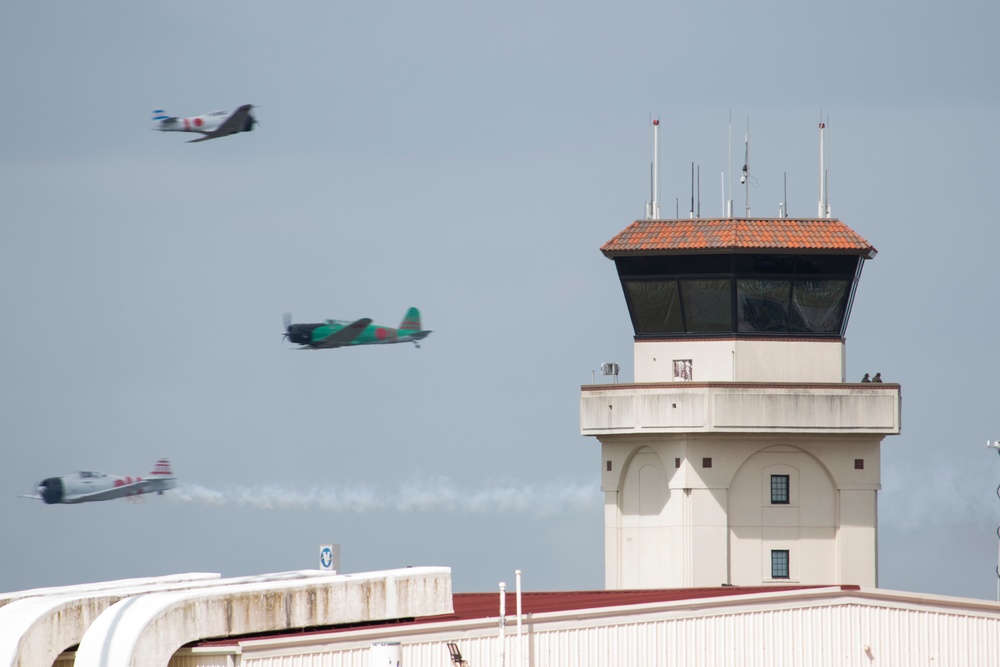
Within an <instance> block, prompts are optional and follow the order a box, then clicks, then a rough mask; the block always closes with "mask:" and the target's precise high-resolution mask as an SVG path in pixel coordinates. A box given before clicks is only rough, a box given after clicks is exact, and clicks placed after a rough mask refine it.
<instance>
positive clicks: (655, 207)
mask: <svg viewBox="0 0 1000 667" xmlns="http://www.w3.org/2000/svg"><path fill="white" fill-rule="evenodd" d="M659 192H660V119H659V118H654V119H653V155H652V159H651V160H650V165H649V201H648V202H646V220H658V219H659V218H660V204H659V202H658V201H657V200H658V198H659Z"/></svg>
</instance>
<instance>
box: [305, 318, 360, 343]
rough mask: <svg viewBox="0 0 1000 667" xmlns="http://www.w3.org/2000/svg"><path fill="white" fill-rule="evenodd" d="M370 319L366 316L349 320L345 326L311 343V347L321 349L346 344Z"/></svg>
mask: <svg viewBox="0 0 1000 667" xmlns="http://www.w3.org/2000/svg"><path fill="white" fill-rule="evenodd" d="M371 323H372V321H371V320H370V319H369V318H367V317H362V318H361V319H360V320H357V321H355V322H351V323H350V324H348V325H347V326H346V327H344V328H342V329H337V330H336V331H334V332H333V333H332V334H330V335H329V336H327V337H326V338H324V339H323V340H321V341H320V342H318V343H314V344H313V345H312V347H313V348H316V349H322V348H329V347H340V346H341V345H347V344H349V343H350V342H351V341H353V340H354V339H355V338H357V337H358V336H360V335H361V333H362V332H363V331H364V330H365V328H367V327H368V325H369V324H371Z"/></svg>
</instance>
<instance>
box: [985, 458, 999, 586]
mask: <svg viewBox="0 0 1000 667" xmlns="http://www.w3.org/2000/svg"><path fill="white" fill-rule="evenodd" d="M986 446H987V447H988V448H990V449H995V450H997V454H1000V440H998V441H995V442H990V441H989V440H987V441H986ZM997 498H1000V486H997ZM997 539H998V540H1000V524H998V525H997ZM996 572H997V602H1000V544H998V546H997V571H996Z"/></svg>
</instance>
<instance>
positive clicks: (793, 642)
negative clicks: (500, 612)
mask: <svg viewBox="0 0 1000 667" xmlns="http://www.w3.org/2000/svg"><path fill="white" fill-rule="evenodd" d="M677 613H678V612H677V611H676V610H675V611H674V612H673V614H674V615H676V614H677ZM708 614H710V615H708ZM708 614H706V615H698V616H691V617H687V618H666V617H663V616H665V613H664V612H658V613H651V614H646V615H645V616H644V617H637V616H613V617H604V618H594V619H583V620H577V621H572V620H569V619H567V618H563V619H557V618H553V619H552V620H551V621H549V620H541V621H539V620H535V621H534V623H533V625H534V628H533V633H532V634H531V635H528V634H526V635H525V639H524V642H525V644H524V646H525V649H524V650H525V653H524V661H523V667H636V666H640V667H642V666H647V665H649V666H653V665H657V666H659V665H683V666H684V667H699V666H706V667H707V666H712V667H715V666H718V665H733V666H735V667H801V666H803V665H809V666H815V667H827V666H830V667H832V666H834V665H836V666H838V667H840V666H843V665H863V666H864V667H871V666H872V665H900V666H903V667H906V666H909V665H927V664H931V665H955V666H957V667H964V666H966V665H968V666H970V667H972V666H977V667H978V666H982V665H987V666H996V667H1000V613H998V614H977V613H961V612H955V613H953V612H948V611H941V610H922V609H914V608H906V607H889V606H880V605H868V604H861V603H847V604H843V603H842V604H829V605H817V606H812V607H791V608H779V609H766V610H760V611H742V612H738V613H721V614H719V613H712V612H709V613H708ZM655 616H661V617H660V618H654V617H655ZM413 632H414V634H413V635H411V636H409V637H407V636H401V635H398V634H394V635H392V636H386V637H382V636H373V635H371V634H368V635H367V636H366V637H362V636H359V635H358V634H356V633H340V634H338V635H337V638H338V639H340V640H343V643H344V648H343V649H340V650H336V649H333V648H332V647H331V646H330V645H329V643H330V641H331V636H330V635H326V636H323V637H322V638H320V637H317V640H316V643H317V644H319V643H323V644H327V645H328V646H326V647H324V649H320V650H318V647H317V646H316V645H312V646H301V647H299V648H291V647H286V648H281V647H279V646H277V645H267V644H265V643H261V644H254V643H251V644H247V645H244V649H243V650H244V655H243V656H235V658H236V662H235V664H236V665H239V666H240V667H369V666H368V649H367V645H368V644H370V642H373V641H383V640H385V639H389V640H391V641H399V642H401V644H402V661H403V662H402V667H446V666H447V665H449V664H450V659H449V656H448V650H447V647H446V641H447V639H440V637H441V636H442V635H441V633H442V632H443V630H442V628H441V627H437V628H435V631H434V632H435V635H434V638H433V640H432V641H429V639H430V638H429V637H427V636H423V637H422V636H421V635H419V634H417V633H419V632H421V628H420V626H415V627H413ZM444 632H447V630H444ZM512 635H513V624H509V625H508V634H507V641H506V643H505V645H506V659H505V661H504V662H505V665H506V667H518V666H517V664H516V660H515V651H514V649H515V641H516V638H515V637H514V636H512ZM453 636H454V637H456V638H458V639H457V643H458V645H459V648H460V649H461V651H462V655H463V657H464V658H465V659H466V660H467V661H468V663H469V665H470V667H499V665H500V655H499V643H498V637H497V636H496V632H495V631H494V630H492V629H479V628H477V629H475V630H473V629H471V628H468V627H464V626H462V625H458V624H457V625H456V626H455V632H454V633H453ZM255 654H256V655H257V656H258V657H255ZM215 657H216V656H207V655H206V656H195V655H190V656H183V657H182V656H180V655H178V656H175V657H174V659H173V660H172V661H171V663H170V665H171V667H217V666H219V665H225V664H226V663H225V662H217V661H215V659H214V658H215ZM241 657H242V661H240V658H241Z"/></svg>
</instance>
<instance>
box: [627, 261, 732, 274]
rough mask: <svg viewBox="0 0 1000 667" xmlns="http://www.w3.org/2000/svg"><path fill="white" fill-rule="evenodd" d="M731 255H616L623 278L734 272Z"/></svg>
mask: <svg viewBox="0 0 1000 667" xmlns="http://www.w3.org/2000/svg"><path fill="white" fill-rule="evenodd" d="M732 261H733V260H732V256H731V255H640V256H639V257H616V258H615V266H616V267H617V268H618V275H619V276H621V277H623V278H629V277H638V276H676V275H678V274H687V275H698V274H703V273H732V270H733V264H732Z"/></svg>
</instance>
